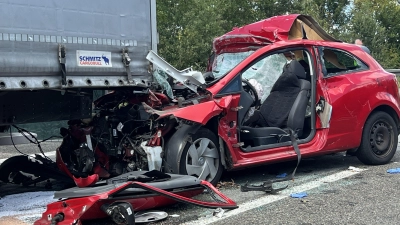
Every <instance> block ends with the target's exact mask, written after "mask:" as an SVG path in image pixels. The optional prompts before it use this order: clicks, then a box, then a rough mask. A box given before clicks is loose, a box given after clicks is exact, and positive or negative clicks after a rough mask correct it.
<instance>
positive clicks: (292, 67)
mask: <svg viewBox="0 0 400 225" xmlns="http://www.w3.org/2000/svg"><path fill="white" fill-rule="evenodd" d="M296 53H299V51H297V52H296ZM292 54H293V53H292ZM280 55H284V54H280ZM297 55H298V54H297ZM300 55H302V56H304V57H301V58H296V57H295V56H294V54H293V57H292V59H291V60H289V61H286V62H284V66H283V67H282V69H281V71H282V72H281V73H280V75H278V77H277V79H276V80H275V81H274V82H272V83H273V85H272V88H271V89H270V93H269V94H267V96H266V97H265V99H263V97H260V96H258V98H259V99H261V102H260V104H261V105H260V106H259V107H258V108H257V109H256V110H254V112H253V114H252V115H251V116H248V114H249V111H251V110H250V109H251V108H252V107H254V96H253V95H254V94H253V93H252V92H251V91H246V88H245V87H244V91H243V92H242V94H241V97H240V102H239V105H240V106H242V107H243V108H242V109H240V110H239V111H238V121H239V124H240V127H239V128H238V129H239V130H238V133H239V139H240V142H242V143H243V146H242V150H243V151H245V152H252V151H257V150H262V149H265V148H266V146H270V147H275V146H282V145H289V144H290V140H291V137H290V132H291V131H292V132H293V133H294V135H295V138H297V139H300V140H301V139H306V138H307V137H309V136H310V133H311V127H312V125H311V112H310V107H309V106H310V105H311V104H310V103H311V100H310V96H311V87H312V85H311V78H312V71H311V70H310V66H309V64H308V63H307V61H308V62H309V61H310V59H311V58H310V56H309V53H308V52H307V51H301V54H300ZM285 56H286V55H285ZM286 58H287V57H286ZM271 62H272V64H275V65H276V66H281V65H282V64H279V63H276V62H274V61H270V62H266V63H271ZM256 64H257V63H256ZM259 64H260V63H259ZM252 69H253V70H254V68H252ZM259 69H263V68H262V67H259ZM265 75H268V73H266V74H265ZM260 79H263V77H258V80H260ZM242 80H243V81H244V82H243V83H245V85H248V84H247V83H248V82H247V83H246V82H245V81H246V78H244V77H243V74H242ZM260 82H262V80H260ZM264 86H265V85H264ZM251 89H253V90H254V89H255V88H254V87H253V88H251ZM253 92H254V91H253ZM267 148H268V147H267Z"/></svg>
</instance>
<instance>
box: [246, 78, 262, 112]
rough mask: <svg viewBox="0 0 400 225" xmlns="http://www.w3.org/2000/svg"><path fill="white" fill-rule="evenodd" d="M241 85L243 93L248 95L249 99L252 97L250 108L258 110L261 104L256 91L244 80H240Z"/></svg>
mask: <svg viewBox="0 0 400 225" xmlns="http://www.w3.org/2000/svg"><path fill="white" fill-rule="evenodd" d="M242 84H244V85H243V89H244V91H246V92H247V93H249V94H250V95H251V97H253V99H254V101H253V103H252V104H251V107H253V106H254V107H256V108H258V107H259V106H260V105H261V102H260V101H259V97H258V93H257V91H256V89H255V88H254V87H253V85H251V84H250V82H249V81H248V80H246V79H242Z"/></svg>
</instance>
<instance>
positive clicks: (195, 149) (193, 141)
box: [179, 128, 223, 185]
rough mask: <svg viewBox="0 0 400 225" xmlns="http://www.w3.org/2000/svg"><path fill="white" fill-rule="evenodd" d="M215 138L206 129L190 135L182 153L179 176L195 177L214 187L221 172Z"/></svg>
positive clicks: (216, 139)
mask: <svg viewBox="0 0 400 225" xmlns="http://www.w3.org/2000/svg"><path fill="white" fill-rule="evenodd" d="M220 158H221V157H220V153H219V144H218V138H217V136H216V135H215V134H214V133H213V132H212V131H210V130H208V129H206V128H200V129H199V130H198V131H197V132H196V133H195V134H194V135H191V136H190V138H189V141H188V142H187V143H186V146H185V148H184V149H183V151H182V156H181V160H180V165H179V171H180V172H181V174H187V175H192V176H196V177H198V178H200V179H202V180H206V181H208V182H210V183H211V184H213V185H216V184H217V183H218V182H219V180H220V178H221V176H222V172H223V167H222V164H221V159H220Z"/></svg>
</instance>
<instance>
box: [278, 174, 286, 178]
mask: <svg viewBox="0 0 400 225" xmlns="http://www.w3.org/2000/svg"><path fill="white" fill-rule="evenodd" d="M286 176H287V173H282V174H279V175H277V176H276V177H277V178H284V177H286Z"/></svg>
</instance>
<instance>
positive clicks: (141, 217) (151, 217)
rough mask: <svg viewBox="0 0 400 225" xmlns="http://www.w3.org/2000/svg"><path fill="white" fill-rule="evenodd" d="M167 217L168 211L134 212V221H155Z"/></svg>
mask: <svg viewBox="0 0 400 225" xmlns="http://www.w3.org/2000/svg"><path fill="white" fill-rule="evenodd" d="M167 217H168V213H166V212H163V211H142V212H137V213H135V223H149V222H155V221H159V220H163V219H165V218H167Z"/></svg>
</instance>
